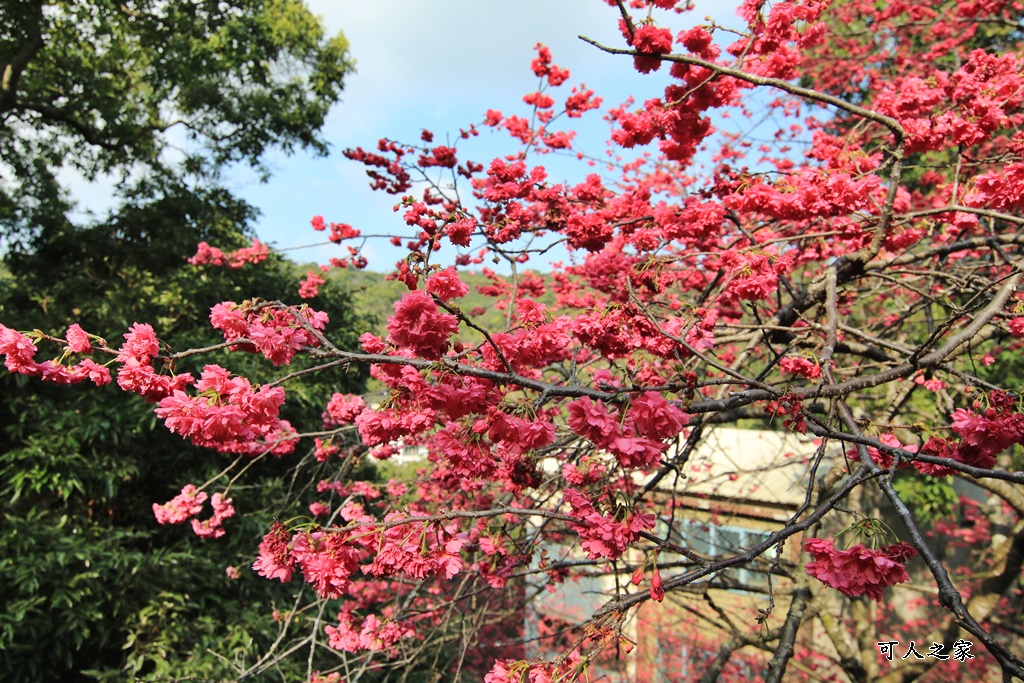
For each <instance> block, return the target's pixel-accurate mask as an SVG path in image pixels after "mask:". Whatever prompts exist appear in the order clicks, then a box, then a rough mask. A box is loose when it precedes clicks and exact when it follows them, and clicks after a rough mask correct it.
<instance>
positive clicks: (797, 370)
mask: <svg viewBox="0 0 1024 683" xmlns="http://www.w3.org/2000/svg"><path fill="white" fill-rule="evenodd" d="M779 367H780V368H782V371H783V372H787V373H789V374H791V375H799V376H800V377H806V378H807V379H818V378H819V377H821V367H820V366H819V365H818V364H817V363H814V362H811V361H809V360H807V359H806V358H783V359H782V360H780V361H779Z"/></svg>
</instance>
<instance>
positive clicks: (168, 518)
mask: <svg viewBox="0 0 1024 683" xmlns="http://www.w3.org/2000/svg"><path fill="white" fill-rule="evenodd" d="M206 498H207V495H206V494H205V493H196V487H195V486H194V485H193V484H188V485H186V486H185V487H184V488H183V489H181V493H179V494H178V495H176V496H175V497H174V498H172V499H171V500H170V501H168V502H166V503H164V504H163V505H157V504H156V503H153V514H154V515H155V516H156V521H157V522H158V523H159V524H181V523H182V522H184V521H185V520H187V519H188V518H189V517H191V516H193V515H198V514H199V513H200V512H202V511H203V503H205V502H206Z"/></svg>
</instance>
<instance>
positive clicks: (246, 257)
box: [188, 237, 270, 269]
mask: <svg viewBox="0 0 1024 683" xmlns="http://www.w3.org/2000/svg"><path fill="white" fill-rule="evenodd" d="M268 256H270V247H268V246H267V245H266V244H264V243H263V242H260V241H259V240H258V239H256V238H255V237H254V238H253V240H252V244H251V245H250V246H248V247H241V248H239V249H235V250H234V251H231V252H228V253H225V252H223V251H222V250H220V249H218V248H217V247H211V246H210V245H209V244H207V243H206V242H200V243H199V247H198V249H197V250H196V253H195V255H193V256H192V257H190V258H189V260H188V262H189V263H191V264H192V265H194V266H225V267H227V268H233V269H238V268H242V267H243V266H245V265H246V264H247V263H261V262H262V261H266V260H267V257H268Z"/></svg>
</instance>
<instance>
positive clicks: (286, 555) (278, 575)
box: [252, 520, 296, 583]
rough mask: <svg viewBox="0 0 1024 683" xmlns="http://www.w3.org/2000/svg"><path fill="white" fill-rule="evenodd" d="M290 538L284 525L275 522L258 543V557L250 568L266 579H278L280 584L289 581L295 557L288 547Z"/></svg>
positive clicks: (293, 568)
mask: <svg viewBox="0 0 1024 683" xmlns="http://www.w3.org/2000/svg"><path fill="white" fill-rule="evenodd" d="M291 538H292V536H291V534H289V533H288V529H287V528H285V526H284V524H281V523H280V522H278V521H276V520H275V521H274V523H273V524H272V525H271V527H270V531H269V532H267V535H266V536H264V537H263V541H262V542H261V543H260V556H259V557H258V558H256V561H255V562H253V563H252V568H253V569H255V570H256V571H257V572H258V573H259V575H260V576H265V577H267V578H268V579H278V580H279V581H281V583H287V582H289V581H291V580H292V573H293V572H294V571H295V566H296V561H295V556H294V555H292V552H291V550H290V549H289V547H288V546H289V543H291Z"/></svg>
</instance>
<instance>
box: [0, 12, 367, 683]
mask: <svg viewBox="0 0 1024 683" xmlns="http://www.w3.org/2000/svg"><path fill="white" fill-rule="evenodd" d="M0 26H3V27H4V30H3V31H0V72H2V73H3V74H4V78H3V82H2V84H0V120H2V122H3V123H2V125H0V240H2V241H4V242H6V244H5V245H4V246H3V248H2V250H0V254H2V257H3V258H2V261H0V320H2V321H3V323H4V324H5V325H7V326H9V327H13V328H15V329H21V330H32V329H39V330H42V331H44V332H46V333H49V334H52V335H58V336H59V335H62V334H63V332H64V330H65V329H66V327H67V325H68V324H69V323H71V322H79V323H80V324H81V325H82V326H83V327H84V328H85V329H86V330H88V331H89V332H92V333H95V334H109V335H111V338H110V339H109V342H110V345H111V346H112V347H115V348H116V347H117V346H119V344H120V335H121V334H122V333H123V332H124V331H126V330H127V328H128V326H129V325H130V324H131V323H133V322H137V321H140V322H142V321H144V322H150V323H152V324H153V325H154V327H155V329H156V330H157V334H158V335H159V336H160V338H161V339H162V340H164V341H165V342H167V343H168V344H169V345H170V347H171V348H172V349H173V350H182V349H186V348H190V347H201V346H208V345H211V344H214V343H217V342H219V341H222V338H221V337H219V335H218V334H217V333H216V331H215V330H213V329H212V328H210V326H209V324H208V322H207V316H208V313H209V309H210V307H211V306H212V305H214V304H215V303H218V302H220V301H224V300H234V301H241V300H243V299H246V298H251V297H253V296H256V297H261V298H266V299H281V300H284V301H288V302H296V303H297V302H298V297H297V288H298V280H299V272H298V271H297V270H296V269H295V267H294V265H293V264H290V263H288V262H286V261H284V260H282V259H279V258H274V257H272V258H271V259H269V260H268V261H267V262H266V263H264V264H261V265H259V266H255V267H254V266H248V267H246V268H243V269H241V270H226V269H213V268H211V269H202V268H199V269H197V268H193V267H191V266H189V265H187V264H186V263H185V258H186V257H187V256H188V255H189V254H192V253H194V252H195V248H196V245H197V243H198V242H199V241H201V240H205V241H208V242H211V243H214V244H217V245H218V246H220V247H223V248H234V247H239V246H243V245H246V244H247V243H248V242H249V241H250V239H251V233H250V232H249V230H248V227H247V226H248V225H249V224H250V222H251V221H252V219H253V218H254V216H255V212H254V210H253V209H252V207H250V206H248V205H247V204H245V203H244V202H242V201H240V200H238V199H236V198H235V197H233V196H232V195H231V193H230V192H228V191H226V190H224V189H223V188H221V187H219V186H218V184H217V174H218V171H219V170H220V169H221V168H222V167H224V165H226V164H229V163H236V162H242V163H246V164H249V165H252V166H254V167H256V168H257V169H258V170H261V171H264V172H265V169H263V168H262V167H261V165H260V160H261V157H262V155H263V154H264V153H265V152H266V151H267V150H268V149H270V148H275V147H276V148H281V149H284V150H285V151H291V150H293V149H296V148H310V149H313V150H314V151H317V152H321V153H323V152H325V151H326V145H325V143H324V141H323V139H322V138H321V136H320V129H321V127H322V125H323V122H324V118H325V116H326V115H327V112H328V111H329V109H330V107H331V106H332V105H333V104H334V103H335V102H336V101H337V100H338V97H339V94H340V90H341V87H342V80H343V77H344V76H345V75H346V74H347V73H348V72H349V71H350V70H351V61H350V59H349V56H348V52H347V43H346V41H345V39H344V37H343V36H341V35H338V36H335V37H328V36H325V35H324V31H323V28H322V27H321V25H320V23H319V20H318V19H317V18H316V17H315V16H314V15H313V14H312V13H311V12H310V11H309V10H308V8H307V7H306V6H305V5H304V4H303V3H302V2H301V1H300V0H271V1H269V2H264V1H257V0H229V1H228V2H209V1H207V0H200V1H199V2H191V1H188V2H186V1H184V0H170V1H169V2H164V1H162V0H161V1H157V0H126V1H125V2H117V3H114V2H105V1H103V0H56V1H55V2H52V1H47V2H44V0H10V1H8V2H3V3H0ZM64 170H72V171H76V172H78V173H79V174H80V175H82V176H84V177H85V178H87V179H95V178H98V177H100V176H102V175H105V174H106V175H111V176H113V177H114V178H115V179H117V180H119V181H120V182H119V185H118V189H117V197H116V198H113V199H115V202H114V204H115V208H114V209H113V210H112V211H111V212H110V214H109V215H108V216H106V217H104V218H102V219H100V220H92V219H89V220H88V221H85V222H83V220H82V219H81V217H80V216H76V215H75V214H74V213H72V209H73V204H72V202H71V200H70V199H69V197H68V194H67V192H66V191H65V189H64V188H63V187H62V185H61V183H60V182H59V181H58V177H57V176H58V173H60V172H62V171H64ZM308 303H310V305H311V306H313V307H314V308H317V309H319V310H326V311H327V312H328V313H329V314H330V316H331V321H332V322H331V325H330V327H329V329H328V333H329V334H330V335H331V337H332V338H335V339H339V340H340V343H342V344H345V345H352V344H354V343H355V339H356V336H357V335H358V334H359V333H360V332H362V328H363V327H364V324H363V323H362V322H361V319H360V318H359V317H358V316H356V315H355V314H354V312H353V307H352V306H351V304H350V301H349V299H348V298H347V297H346V296H344V295H343V294H341V293H340V292H338V291H337V290H336V289H335V290H332V289H331V288H330V287H327V288H324V289H323V290H322V294H321V296H320V297H318V298H316V299H313V300H310V301H309V302H308ZM60 351H61V350H60V349H59V348H55V347H53V346H50V347H46V346H45V345H44V346H43V349H42V351H41V354H44V353H52V354H53V356H57V355H59V354H60ZM97 360H99V361H100V362H104V361H105V360H106V359H104V358H98V359H97ZM201 362H202V363H207V362H213V363H219V364H220V365H222V366H224V367H226V368H228V369H229V370H231V371H233V372H236V373H239V374H244V375H246V376H247V377H249V378H250V379H251V380H253V381H254V382H263V381H269V379H270V378H271V377H272V376H274V375H275V373H274V372H272V368H271V367H270V366H269V363H267V362H266V361H265V360H264V359H263V358H262V357H259V356H252V355H250V354H245V353H234V354H233V353H228V352H226V351H225V352H222V353H219V354H215V355H208V356H205V357H203V359H202V361H200V360H198V359H197V358H188V359H185V360H184V361H182V362H181V363H179V367H178V370H179V371H189V370H193V371H194V370H198V369H199V368H198V367H197V364H199V363H201ZM303 362H307V361H301V360H297V361H296V364H295V367H294V369H299V368H301V367H305V366H304V365H303V364H302V363H303ZM364 381H365V377H364V375H363V374H362V373H361V372H360V371H351V372H349V371H341V370H335V371H332V372H329V373H322V374H318V375H315V376H307V377H305V378H304V380H303V382H302V385H301V386H299V385H297V384H291V385H287V386H286V387H285V388H286V390H288V399H287V402H286V403H285V405H284V407H283V409H282V415H283V417H285V418H286V419H289V420H291V421H292V422H293V423H294V424H296V425H314V426H315V425H316V424H317V423H318V420H319V416H320V413H321V411H322V410H323V406H324V404H325V403H326V401H327V400H328V398H329V396H330V394H331V392H332V391H358V390H359V389H360V388H361V387H362V386H363V383H364ZM152 408H153V406H151V405H148V404H146V403H144V402H143V401H142V400H141V399H139V398H138V397H136V396H130V395H126V394H125V393H124V392H122V391H120V390H119V389H118V388H117V387H116V386H108V387H105V388H103V389H97V388H96V387H92V386H89V387H84V386H73V387H56V386H52V385H46V384H43V383H41V382H39V381H37V380H34V379H27V378H24V377H20V376H12V375H9V374H8V373H2V374H0V425H2V428H0V545H2V546H3V547H4V548H5V550H6V551H7V552H6V553H5V554H4V556H3V557H2V558H0V587H2V589H0V671H3V672H4V674H5V680H12V681H36V680H38V681H44V680H46V681H54V680H59V681H77V680H93V679H99V680H111V681H114V680H117V681H120V680H126V679H128V680H181V679H188V678H191V680H221V679H226V678H237V675H238V671H239V670H244V669H245V668H246V667H248V666H250V665H251V664H252V663H254V662H255V661H256V658H257V657H258V656H259V655H260V654H261V653H265V652H267V650H268V649H269V648H270V647H271V644H272V642H273V640H274V638H275V636H276V634H277V632H278V629H277V625H276V624H275V622H274V621H273V617H272V614H273V610H274V609H275V608H276V606H277V605H283V606H288V607H286V608H285V609H287V608H290V605H291V604H292V603H293V600H294V596H293V595H292V593H293V589H292V587H291V586H282V585H280V584H277V583H272V582H269V581H266V580H265V579H262V578H260V577H257V576H255V575H253V573H252V572H251V571H249V570H248V565H249V564H251V562H252V559H253V554H254V551H255V548H256V545H257V544H258V542H259V539H260V537H261V536H262V534H263V533H265V531H266V529H267V527H268V526H269V524H270V522H271V520H272V517H273V515H275V514H286V515H293V514H303V513H304V512H305V510H304V507H303V505H304V504H305V503H308V502H309V501H308V496H306V497H305V498H303V495H302V494H303V493H304V491H302V490H301V489H297V488H296V487H295V486H294V485H293V482H294V481H317V480H318V479H320V478H325V477H330V476H333V475H334V474H335V473H333V472H330V471H329V470H328V467H327V466H326V465H321V464H319V463H316V462H315V460H314V459H312V458H309V457H306V458H303V456H302V449H303V447H302V446H300V449H299V451H297V453H296V454H295V455H293V456H290V457H287V458H281V459H277V458H269V459H263V460H261V461H260V462H258V463H256V464H254V466H253V467H251V468H250V469H249V470H248V471H247V472H246V473H245V475H244V476H242V477H241V478H239V479H238V480H237V481H235V482H234V484H233V485H232V488H231V490H230V493H229V495H232V496H235V498H236V507H237V508H238V515H237V516H236V517H234V518H232V519H230V520H228V522H227V523H226V526H227V529H228V534H227V535H226V536H225V537H224V538H221V539H217V540H208V541H204V540H201V539H198V538H197V537H195V536H194V535H193V534H192V532H191V529H189V528H188V527H187V526H176V527H161V526H159V525H157V524H156V522H155V520H154V518H153V513H152V510H151V506H152V504H153V503H154V502H164V501H166V500H169V499H170V498H171V497H173V496H174V495H175V494H176V493H177V492H178V491H179V490H180V488H181V487H182V486H183V485H185V484H187V483H194V484H196V485H202V484H204V483H205V482H207V481H209V480H211V479H213V478H215V477H216V476H217V475H218V473H220V472H221V471H222V470H223V469H224V468H225V466H227V465H228V463H229V462H230V460H228V459H226V458H225V457H224V456H219V455H218V454H216V453H213V452H211V451H206V450H201V449H197V448H194V447H192V446H190V445H189V444H188V443H187V442H184V441H182V440H181V439H180V438H179V437H176V436H174V435H171V434H170V433H169V432H168V431H167V430H166V429H165V428H164V427H163V425H162V424H160V423H159V421H158V420H157V418H156V416H155V415H154V414H153V411H152ZM296 470H298V475H299V476H298V477H297V478H293V477H295V475H296ZM225 486H226V482H225V481H223V480H222V481H218V482H217V483H216V484H213V485H212V490H222V489H223V488H224V487H225ZM227 567H237V568H240V569H241V573H242V578H240V579H237V580H231V579H229V578H228V576H227V575H226V573H225V570H226V568H227ZM289 666H291V665H290V664H289V663H288V662H282V663H281V664H279V665H278V666H277V667H276V669H277V670H276V671H275V669H274V668H271V669H270V671H269V672H268V673H267V674H265V675H264V676H263V677H261V676H254V677H253V680H264V679H266V677H268V676H271V673H273V680H280V679H281V678H282V676H284V677H291V678H300V677H304V676H305V668H306V662H305V658H304V657H303V658H302V662H301V663H296V664H295V665H294V666H295V668H294V670H291V669H289V668H288V667H289Z"/></svg>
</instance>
